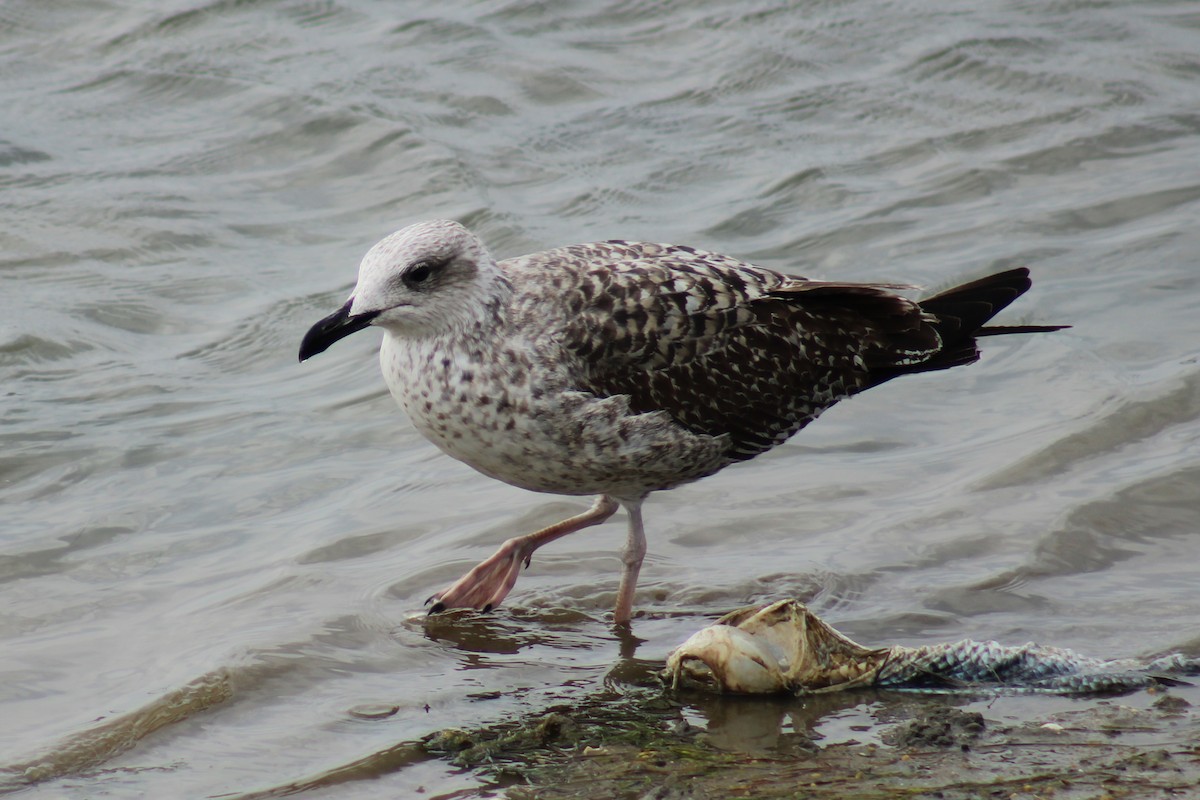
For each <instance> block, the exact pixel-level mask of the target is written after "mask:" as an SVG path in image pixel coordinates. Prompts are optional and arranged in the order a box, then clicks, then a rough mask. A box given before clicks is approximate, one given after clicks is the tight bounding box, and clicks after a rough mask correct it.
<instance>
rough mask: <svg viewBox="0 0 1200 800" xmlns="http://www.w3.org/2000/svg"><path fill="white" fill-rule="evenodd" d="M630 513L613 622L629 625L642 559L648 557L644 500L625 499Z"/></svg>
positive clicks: (626, 508)
mask: <svg viewBox="0 0 1200 800" xmlns="http://www.w3.org/2000/svg"><path fill="white" fill-rule="evenodd" d="M625 511H626V512H627V513H628V514H629V538H627V539H626V540H625V549H624V550H622V551H621V562H622V563H623V564H624V565H625V569H624V571H623V572H622V573H621V586H620V588H618V589H617V607H616V609H615V610H614V611H613V623H614V624H617V625H628V624H629V620H631V619H632V618H633V593H634V592H635V591H637V581H638V573H639V572H641V571H642V559H644V558H645V557H646V532H645V530H644V529H643V528H642V501H641V500H639V501H637V502H636V503H632V502H629V501H625Z"/></svg>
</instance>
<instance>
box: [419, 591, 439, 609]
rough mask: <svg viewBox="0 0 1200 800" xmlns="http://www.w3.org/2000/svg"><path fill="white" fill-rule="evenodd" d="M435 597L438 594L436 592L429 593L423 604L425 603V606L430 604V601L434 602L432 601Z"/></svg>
mask: <svg viewBox="0 0 1200 800" xmlns="http://www.w3.org/2000/svg"><path fill="white" fill-rule="evenodd" d="M435 597H437V595H436V594H431V595H429V597H426V598H425V602H424V603H422V604H421V605H423V606H427V605H429V604H430V603H432V602H433V598H435Z"/></svg>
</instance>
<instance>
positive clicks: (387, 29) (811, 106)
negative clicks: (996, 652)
mask: <svg viewBox="0 0 1200 800" xmlns="http://www.w3.org/2000/svg"><path fill="white" fill-rule="evenodd" d="M434 8H436V10H432V9H434ZM598 8H600V6H599V4H591V3H582V2H579V3H554V4H545V3H534V2H477V3H448V4H441V5H438V6H436V7H435V6H431V5H430V4H427V3H396V2H382V1H381V2H369V1H368V0H340V1H334V2H319V1H316V0H308V1H307V2H299V1H290V0H259V1H257V2H227V1H224V0H214V1H213V2H209V3H198V2H196V0H186V1H184V0H175V1H174V2H160V3H139V2H134V1H133V0H108V2H99V1H98V0H75V1H74V2H64V3H46V2H42V1H41V0H24V1H22V0H13V1H12V2H6V3H5V4H4V5H3V7H0V109H2V110H0V120H2V121H3V125H2V126H0V208H2V210H3V215H4V224H3V226H0V285H2V286H3V294H2V295H0V513H2V515H3V522H2V523H0V765H2V764H7V765H13V764H21V765H24V766H25V767H30V768H31V769H33V772H31V773H30V776H31V777H35V778H43V779H44V780H41V781H40V782H37V783H34V784H32V785H31V786H29V787H28V788H25V789H23V790H22V791H24V792H25V793H27V794H29V795H30V796H45V797H58V796H62V795H63V794H64V793H65V794H67V795H71V796H96V795H100V794H107V795H109V796H122V797H135V796H148V797H175V796H179V797H200V796H208V795H217V794H223V793H234V794H236V793H240V792H249V791H254V790H259V789H266V788H270V787H273V786H280V785H286V784H289V783H290V782H294V781H298V780H301V779H302V778H304V776H307V775H312V774H314V773H317V772H320V771H322V770H328V769H335V768H337V767H339V766H341V765H345V764H349V763H352V762H354V761H355V760H356V759H360V758H362V757H364V756H366V755H368V754H371V753H375V752H378V751H381V750H385V749H386V748H389V747H392V746H394V745H395V744H396V743H399V742H405V741H409V740H412V739H415V738H417V737H420V736H422V735H424V734H426V733H428V732H430V731H433V730H437V729H440V728H445V727H451V726H456V727H464V726H468V725H471V724H477V723H482V722H488V721H493V720H496V719H499V718H501V717H503V716H505V715H509V714H514V713H520V712H522V711H527V710H535V709H537V708H539V707H541V705H544V704H545V703H546V702H548V700H547V698H550V697H556V698H561V697H562V696H563V695H564V693H566V694H568V695H569V694H570V692H572V691H576V692H580V693H584V692H587V691H590V690H593V689H594V688H595V687H596V686H598V685H599V684H600V683H601V682H603V681H604V680H605V678H606V676H607V675H609V674H610V673H613V672H614V671H615V672H616V673H618V674H619V673H620V672H621V671H622V670H629V669H633V670H635V671H636V670H638V669H640V670H642V671H643V672H644V671H645V670H648V669H651V668H653V666H654V665H655V664H657V663H658V662H660V661H661V660H662V659H663V657H664V656H665V654H666V653H667V652H668V651H669V650H670V649H671V648H672V647H673V646H674V645H675V644H677V643H679V642H680V641H682V640H683V639H684V638H686V637H687V636H688V635H689V634H690V633H692V632H693V631H695V630H696V629H697V628H698V627H700V626H701V625H703V624H705V623H706V622H707V621H709V620H710V619H711V618H713V617H715V616H717V615H719V614H721V613H724V612H725V611H728V610H730V609H732V608H735V607H738V606H740V605H744V604H747V603H750V602H757V601H767V600H773V599H778V598H780V597H786V596H798V597H801V598H802V599H805V600H806V601H808V602H809V603H810V605H811V606H812V607H813V608H814V609H815V610H816V611H818V613H820V614H821V615H823V616H825V617H826V618H827V619H829V620H830V621H831V622H832V623H834V624H835V625H837V626H838V627H839V628H841V629H843V630H844V631H845V632H846V633H848V634H850V635H852V636H854V637H855V638H857V639H859V640H860V641H863V642H865V643H873V644H890V643H901V644H928V643H933V642H938V641H947V640H953V639H958V638H962V637H967V636H970V637H974V638H979V639H998V640H1000V641H1003V642H1005V643H1010V644H1011V643H1020V642H1023V641H1026V640H1030V639H1032V640H1037V641H1040V642H1043V643H1046V644H1053V645H1060V646H1067V647H1073V648H1076V649H1078V650H1080V651H1082V652H1085V653H1088V654H1091V655H1096V656H1103V657H1120V656H1132V655H1141V654H1146V653H1154V652H1160V651H1164V650H1184V651H1186V652H1190V653H1192V654H1193V655H1195V654H1197V653H1200V639H1198V629H1197V620H1198V619H1200V591H1197V585H1198V582H1200V575H1198V571H1200V567H1198V566H1197V565H1198V564H1200V535H1198V531H1200V486H1198V484H1200V424H1198V422H1197V420H1198V419H1200V365H1198V362H1197V350H1198V343H1200V256H1198V253H1200V226H1198V225H1197V220H1198V215H1200V12H1198V11H1197V7H1196V5H1195V4H1194V3H1188V2H1140V3H1108V2H1036V3H1023V2H1000V3H998V2H984V1H983V0H978V1H977V2H961V3H954V4H949V5H947V4H942V3H923V2H916V1H915V0H909V1H908V2H904V0H901V2H881V0H856V1H852V2H838V3H825V2H812V3H801V4H791V5H789V4H780V3H768V2H743V3H727V2H707V3H706V2H699V3H697V2H665V3H639V2H624V3H614V4H609V5H607V6H606V7H605V8H603V9H602V10H597V9H598ZM433 217H453V218H456V219H459V220H461V221H463V222H465V223H467V224H468V225H470V226H471V227H473V228H474V229H475V230H476V231H477V232H478V233H479V234H480V235H481V236H482V237H483V238H484V240H485V241H486V242H488V243H489V245H490V246H491V247H492V249H493V252H494V253H495V254H496V255H497V256H500V257H506V256H511V255H517V254H520V253H524V252H529V251H531V250H535V249H541V248H545V247H552V246H557V245H561V244H566V243H570V242H576V241H587V240H594V239H604V238H615V237H620V238H628V239H651V240H655V241H669V242H677V243H683V244H690V245H694V246H699V247H705V248H709V249H714V250H719V251H722V252H728V253H731V254H735V255H738V256H741V257H745V258H748V259H750V260H753V261H755V262H756V263H759V264H762V265H764V266H768V267H773V268H777V269H781V270H784V271H789V272H793V273H796V274H804V275H808V276H813V277H824V278H838V279H846V280H883V281H898V282H905V283H916V284H921V285H924V286H926V287H929V288H930V289H933V288H938V287H942V286H946V285H949V284H950V283H952V282H953V281H956V280H959V279H962V278H968V277H976V276H978V275H981V274H984V273H985V272H986V271H988V270H995V269H1000V268H1004V267H1008V266H1013V265H1017V264H1027V265H1029V266H1030V267H1031V268H1032V270H1033V272H1034V277H1035V286H1034V288H1033V290H1032V291H1031V292H1030V293H1029V294H1028V295H1027V296H1026V297H1024V298H1022V300H1021V301H1020V302H1019V303H1018V304H1017V305H1016V306H1014V308H1013V309H1012V310H1011V311H1009V312H1007V314H1006V319H1007V320H1008V321H1015V322H1020V321H1027V322H1041V323H1066V324H1071V325H1073V326H1074V327H1073V328H1072V329H1071V330H1070V331H1066V332H1063V333H1056V334H1047V335H1041V336H1029V337H1008V338H1003V339H991V340H987V341H985V351H986V352H985V354H984V357H983V359H982V361H981V362H980V363H979V364H977V365H974V366H972V367H969V368H966V369H961V370H953V371H950V372H944V373H937V374H932V375H926V376H919V377H914V378H910V379H905V380H901V381H895V382H892V383H889V384H887V385H886V386H884V387H882V388H881V389H879V390H877V391H873V392H869V393H867V394H866V395H864V396H862V397H859V398H856V399H854V400H853V401H850V402H847V403H845V404H843V405H841V406H839V407H837V408H835V409H834V410H832V411H831V412H829V413H828V414H827V415H826V416H824V417H823V418H822V419H821V420H820V421H819V422H818V423H816V424H814V425H813V426H812V427H811V428H809V429H808V430H806V431H804V432H803V433H802V434H801V435H800V436H798V437H797V438H796V439H795V440H793V441H792V442H790V443H788V444H787V445H785V446H782V447H780V448H778V449H777V450H775V451H773V452H772V453H770V454H768V455H766V456H764V457H761V458H759V459H757V460H755V461H753V462H750V463H748V464H745V465H740V466H737V467H734V468H731V469H729V470H727V471H726V472H724V473H722V474H721V475H719V476H716V477H713V478H710V479H707V480H705V481H703V482H701V483H698V484H694V485H691V486H688V487H683V488H680V489H678V490H675V491H673V492H670V493H667V494H664V495H661V496H655V497H653V498H651V500H650V501H649V502H648V503H647V506H646V518H647V526H648V532H649V538H650V553H649V556H648V559H647V562H646V566H645V568H644V569H643V573H642V581H641V587H642V588H641V591H640V593H639V597H638V602H639V606H640V608H641V609H643V611H644V616H643V617H641V618H639V619H637V620H635V623H634V628H633V630H634V633H635V634H636V636H637V637H638V638H639V639H641V640H642V641H641V642H636V643H635V642H631V641H629V640H623V639H622V638H621V637H619V636H617V635H616V634H615V633H614V631H613V630H612V629H611V627H610V626H609V625H608V623H607V622H606V616H605V615H606V614H607V613H608V612H609V609H610V607H611V604H612V601H613V597H614V594H615V591H616V584H617V577H618V572H619V562H618V560H617V557H616V552H617V549H618V547H619V546H620V543H621V542H622V540H623V537H624V519H623V518H621V517H618V518H616V519H614V520H613V521H611V522H609V523H608V524H606V525H604V526H602V527H600V528H596V529H592V530H589V531H587V532H585V533H581V534H579V535H576V536H572V537H568V538H567V539H565V540H563V541H561V542H557V543H555V544H554V545H552V546H550V547H548V548H546V549H545V550H544V551H542V552H540V553H538V555H537V556H536V558H535V560H534V563H533V566H532V568H531V569H529V570H528V571H527V572H526V573H525V574H524V575H523V576H522V579H521V581H520V582H519V583H518V584H517V587H516V589H515V591H514V593H513V594H512V595H511V597H510V600H509V602H508V603H507V605H506V607H505V608H504V609H501V610H500V611H499V612H497V613H495V614H493V615H492V616H491V617H488V618H479V619H475V620H469V621H467V620H458V621H456V620H442V621H438V622H435V623H433V624H431V625H429V626H426V624H425V622H424V618H423V615H422V602H423V601H424V600H425V598H426V597H427V596H428V595H429V594H430V593H431V592H433V591H435V590H436V589H439V588H441V587H442V586H444V585H445V584H446V583H448V582H449V581H450V580H452V579H454V578H455V577H457V576H458V575H459V574H460V573H461V572H462V571H464V570H465V569H466V568H468V567H469V566H470V565H472V564H473V563H475V562H476V561H478V560H480V559H482V558H484V557H485V556H487V555H488V554H490V553H491V552H492V550H493V549H494V548H495V547H496V546H497V545H498V544H499V543H500V542H501V541H503V540H504V539H505V538H507V537H509V536H513V535H516V534H519V533H524V532H528V531H529V530H532V529H534V528H535V527H537V526H541V525H544V524H548V523H550V522H553V521H555V520H557V519H559V518H561V517H564V516H567V515H569V514H572V513H577V512H578V511H579V510H581V509H582V508H583V507H584V505H585V504H584V502H582V501H580V500H578V499H570V498H556V497H552V496H542V495H534V494H531V493H528V492H523V491H521V490H518V489H514V488H511V487H507V486H504V485H502V484H499V483H497V482H495V481H492V480H489V479H487V478H484V477H483V476H480V475H477V474H475V473H473V472H472V471H471V470H469V469H468V468H466V467H464V466H462V465H460V464H457V463H455V462H453V461H451V460H449V459H448V458H446V457H444V456H442V455H441V454H439V453H438V452H437V451H436V450H435V449H434V448H433V447H432V446H431V445H429V444H427V443H425V442H424V441H423V440H422V439H421V438H420V437H419V435H418V434H416V433H415V432H414V431H413V430H412V429H411V428H410V427H409V426H408V424H407V422H406V421H405V419H404V418H403V415H402V414H400V412H399V411H398V410H396V409H395V408H394V405H393V403H392V401H391V399H390V398H389V397H388V396H387V393H386V391H385V389H384V387H383V384H382V381H381V379H380V377H379V374H378V369H377V366H376V362H375V356H374V353H375V350H376V348H377V347H378V338H379V337H378V334H377V333H374V332H366V333H362V334H358V335H357V336H355V337H352V338H351V339H348V340H346V341H345V342H342V343H339V344H338V345H337V347H335V348H334V349H332V350H331V351H329V352H328V353H326V354H324V355H322V356H321V357H320V358H319V359H315V360H313V361H311V362H308V363H306V364H304V365H302V366H301V365H298V364H297V363H296V350H297V347H298V344H299V340H300V337H301V336H302V335H303V333H304V331H305V330H306V329H307V328H308V326H309V325H310V324H312V323H313V322H315V321H316V320H317V319H318V318H320V317H322V316H324V315H325V314H327V313H329V312H331V311H332V310H334V309H335V308H336V307H337V306H338V305H339V304H340V303H341V302H342V301H343V299H344V298H345V296H346V294H347V292H348V290H349V288H350V286H351V285H352V284H353V279H354V272H355V269H356V267H357V263H358V259H359V258H360V257H361V255H362V254H363V253H364V252H365V251H366V250H367V248H368V247H370V245H371V244H373V243H374V242H375V241H376V240H378V239H379V238H381V237H383V236H384V235H386V234H387V233H389V232H391V231H392V230H394V229H396V228H398V227H401V226H403V225H405V224H408V223H410V222H412V221H415V220H418V219H427V218H433ZM635 644H636V647H634V645H635ZM197 682H198V683H197ZM1197 701H1198V699H1197V698H1196V697H1195V696H1194V695H1193V702H1197ZM393 706H394V707H396V708H397V711H396V713H395V714H393V715H391V716H388V717H386V718H384V719H370V718H363V716H356V715H354V714H352V713H351V711H352V710H354V709H356V708H359V709H360V710H362V708H367V709H378V708H384V709H390V708H391V707H393ZM849 707H851V708H852V707H853V703H851V704H850V706H849ZM204 708H208V709H209V710H208V711H207V712H206V713H199V712H200V711H201V709H204ZM1028 708H1029V701H1025V704H1024V705H1021V706H1019V709H1018V711H1014V712H1013V713H1028V712H1027V711H1025V709H1028ZM138 709H142V712H139V713H141V714H142V715H143V716H140V717H136V719H145V715H147V714H148V715H150V716H154V715H155V714H158V715H159V716H158V717H155V718H156V719H160V720H165V719H168V718H169V719H178V722H177V723H176V724H175V725H173V726H172V727H169V728H164V729H162V730H160V731H158V732H157V733H153V734H151V735H149V736H147V737H146V738H144V739H142V740H141V742H140V743H139V744H137V746H136V747H134V748H132V749H130V750H128V751H126V752H124V753H121V754H116V753H115V749H114V751H113V752H112V753H107V754H101V755H102V756H103V758H102V757H100V756H97V755H96V749H95V747H92V749H91V750H89V749H88V745H87V744H86V743H83V744H81V743H80V740H78V739H75V738H72V737H75V736H77V735H79V734H80V733H81V732H86V731H89V730H93V729H94V726H95V725H97V724H100V723H98V722H97V721H98V720H104V721H108V722H110V723H112V722H113V721H114V720H116V723H115V724H116V725H117V728H118V729H119V732H120V731H124V730H125V729H124V728H121V727H120V725H121V724H124V723H122V722H121V715H127V714H131V713H133V712H135V711H137V710H138ZM172 715H174V716H172ZM366 716H367V717H369V716H371V715H369V714H368V715H366ZM837 719H838V716H837V714H831V715H830V718H829V721H827V723H822V722H821V721H820V720H819V719H818V720H817V721H816V722H815V723H814V724H816V725H818V726H820V725H821V724H826V727H827V728H829V729H833V728H836V727H837V724H838V723H837ZM101 738H103V737H101ZM110 738H111V737H110ZM89 741H90V740H89ZM106 741H108V740H106ZM104 746H106V747H111V741H109V742H108V744H106V745H104ZM101 749H103V747H101ZM88 753H91V761H89V757H88ZM101 763H103V767H102V768H101V767H99V764H101ZM56 765H57V766H56ZM38 769H40V770H41V772H38V771H37V770H38ZM55 775H60V776H61V777H57V778H56V777H54V776H55ZM474 780H475V779H474V778H472V777H471V776H469V775H454V774H450V773H448V772H447V771H446V770H445V768H444V767H442V766H439V765H437V764H431V763H422V762H419V761H414V762H412V763H409V762H406V761H404V760H403V759H400V761H399V762H398V763H396V764H393V766H392V768H391V769H390V770H387V771H386V772H385V773H384V775H383V777H381V778H379V779H378V780H376V781H365V782H364V781H355V780H351V781H349V782H346V783H343V784H340V785H338V786H337V787H335V788H332V789H327V790H325V791H324V792H323V793H322V795H321V796H328V797H334V796H336V797H339V798H341V797H346V798H349V797H377V796H384V795H386V796H408V795H409V794H411V793H412V792H413V791H415V790H416V788H418V787H424V788H426V789H427V790H428V791H429V792H430V793H432V794H431V795H427V796H433V795H436V794H437V793H439V792H442V793H444V792H448V791H451V790H453V789H455V788H457V787H464V788H467V787H471V786H473V785H474Z"/></svg>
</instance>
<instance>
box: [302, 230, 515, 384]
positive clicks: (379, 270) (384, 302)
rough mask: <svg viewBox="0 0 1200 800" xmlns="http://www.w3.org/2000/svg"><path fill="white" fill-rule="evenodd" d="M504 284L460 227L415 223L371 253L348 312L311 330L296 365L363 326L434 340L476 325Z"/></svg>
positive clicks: (483, 250) (490, 261)
mask: <svg viewBox="0 0 1200 800" xmlns="http://www.w3.org/2000/svg"><path fill="white" fill-rule="evenodd" d="M501 283H503V278H502V277H501V275H500V270H499V268H498V267H497V266H496V262H495V260H494V259H493V258H492V256H491V255H490V254H489V253H488V251H487V249H486V248H485V247H484V246H483V243H482V242H480V241H479V239H478V238H477V237H476V236H475V235H474V234H473V233H471V232H470V231H469V230H467V229H466V228H464V227H463V226H462V225H460V224H459V223H457V222H454V221H452V220H445V219H439V220H432V221H430V222H418V223H416V224H415V225H410V226H408V227H407V228H403V229H401V230H399V231H396V232H395V233H393V234H392V235H391V236H388V237H387V238H386V239H384V240H382V241H381V242H379V243H378V244H376V245H375V246H374V247H372V248H371V249H370V250H369V251H368V252H367V254H366V255H365V256H363V260H362V263H361V264H360V265H359V267H358V284H357V285H356V286H355V287H354V291H353V292H352V293H351V294H350V299H349V300H347V301H346V303H345V305H343V306H342V307H341V308H339V309H338V310H337V311H335V312H334V313H333V314H330V315H329V316H328V317H326V318H325V319H323V320H321V321H320V322H318V323H317V324H316V325H314V326H313V327H312V328H311V329H310V330H309V331H308V333H307V334H306V335H305V336H304V341H303V342H302V343H301V344H300V360H301V361H304V360H305V359H307V358H310V357H311V356H315V355H316V354H318V353H321V352H324V351H325V350H326V349H328V348H329V346H330V345H332V344H333V343H334V342H336V341H338V340H339V339H344V338H345V337H347V336H349V335H350V334H352V333H354V332H355V331H360V330H362V329H363V328H366V327H367V326H368V325H377V326H379V327H381V328H384V329H385V330H387V331H389V332H391V333H393V334H395V335H397V336H401V337H420V336H434V335H438V334H442V333H448V332H452V331H453V330H455V329H458V328H460V327H463V326H470V325H476V324H478V323H479V322H480V321H481V319H480V315H481V314H482V313H484V312H485V311H486V310H487V309H488V307H489V300H491V299H492V298H494V297H495V295H496V292H497V284H501Z"/></svg>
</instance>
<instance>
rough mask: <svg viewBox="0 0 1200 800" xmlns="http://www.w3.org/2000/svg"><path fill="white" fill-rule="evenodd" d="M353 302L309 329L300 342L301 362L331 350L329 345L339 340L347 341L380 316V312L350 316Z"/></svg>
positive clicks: (348, 301) (347, 303) (349, 302)
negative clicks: (347, 338) (350, 336)
mask: <svg viewBox="0 0 1200 800" xmlns="http://www.w3.org/2000/svg"><path fill="white" fill-rule="evenodd" d="M352 302H353V301H352V300H347V301H346V305H344V306H342V307H341V308H339V309H338V310H337V311H335V312H334V313H332V314H330V315H329V316H328V317H326V318H325V319H323V320H321V321H320V322H318V323H317V324H316V325H313V326H312V327H311V328H309V329H308V333H306V334H304V341H302V342H300V360H301V361H304V360H305V359H308V358H312V357H313V356H315V355H316V354H317V353H324V352H325V351H326V350H328V349H329V345H331V344H333V343H334V342H336V341H337V340H338V339H345V338H346V337H347V336H349V335H350V334H352V333H354V332H355V331H361V330H362V329H363V328H365V327H367V326H368V325H370V324H371V320H373V319H375V318H376V317H377V316H379V312H378V311H371V312H368V313H366V314H355V315H354V316H350V304H351V303H352Z"/></svg>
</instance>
